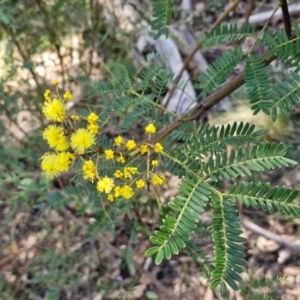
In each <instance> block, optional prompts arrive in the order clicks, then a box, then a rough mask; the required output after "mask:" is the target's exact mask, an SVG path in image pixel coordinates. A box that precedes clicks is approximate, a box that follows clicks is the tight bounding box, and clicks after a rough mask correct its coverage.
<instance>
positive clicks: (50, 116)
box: [43, 99, 66, 122]
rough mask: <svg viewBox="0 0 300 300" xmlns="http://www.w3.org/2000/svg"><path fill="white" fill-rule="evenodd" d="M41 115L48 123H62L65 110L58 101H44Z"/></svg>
mask: <svg viewBox="0 0 300 300" xmlns="http://www.w3.org/2000/svg"><path fill="white" fill-rule="evenodd" d="M43 113H44V115H45V117H46V119H47V120H49V121H57V122H63V121H64V120H65V118H66V109H65V107H64V105H63V104H62V103H61V102H60V101H59V100H58V99H53V100H52V101H51V100H49V101H46V102H45V103H44V106H43Z"/></svg>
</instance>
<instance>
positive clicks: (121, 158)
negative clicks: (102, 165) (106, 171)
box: [117, 155, 125, 164]
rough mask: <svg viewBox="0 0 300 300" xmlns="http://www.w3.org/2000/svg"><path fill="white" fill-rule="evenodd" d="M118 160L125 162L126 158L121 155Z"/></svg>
mask: <svg viewBox="0 0 300 300" xmlns="http://www.w3.org/2000/svg"><path fill="white" fill-rule="evenodd" d="M117 162H119V163H121V164H124V163H125V158H124V157H123V156H122V155H121V156H120V157H118V158H117Z"/></svg>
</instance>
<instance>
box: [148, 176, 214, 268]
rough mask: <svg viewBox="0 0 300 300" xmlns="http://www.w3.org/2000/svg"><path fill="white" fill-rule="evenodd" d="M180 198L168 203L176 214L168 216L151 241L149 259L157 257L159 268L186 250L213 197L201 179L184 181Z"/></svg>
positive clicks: (191, 178)
mask: <svg viewBox="0 0 300 300" xmlns="http://www.w3.org/2000/svg"><path fill="white" fill-rule="evenodd" d="M178 190H179V192H180V195H179V196H177V197H175V198H174V199H173V200H172V202H170V203H169V206H170V208H171V209H172V210H173V211H174V212H175V213H176V214H177V217H176V218H174V217H173V216H171V215H167V216H166V218H165V219H164V220H163V223H164V224H163V225H162V226H160V230H157V231H155V236H151V237H150V240H151V242H152V243H153V244H156V245H157V246H154V247H152V248H150V249H148V250H147V252H146V254H145V255H146V256H151V255H154V254H156V257H155V263H156V264H157V265H158V264H160V263H161V261H162V260H163V258H164V257H165V258H166V259H171V256H172V254H178V253H179V249H180V248H184V247H185V242H186V241H187V240H189V238H190V236H191V234H192V233H193V232H194V231H193V230H194V228H195V227H196V226H197V222H198V221H199V213H201V212H203V211H204V207H205V206H206V203H207V201H208V197H209V196H210V194H211V191H210V185H208V184H207V183H205V182H203V180H201V179H199V178H193V177H190V178H189V177H185V178H184V179H183V181H182V182H181V183H180V186H179V188H178Z"/></svg>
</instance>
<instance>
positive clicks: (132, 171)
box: [124, 167, 137, 175]
mask: <svg viewBox="0 0 300 300" xmlns="http://www.w3.org/2000/svg"><path fill="white" fill-rule="evenodd" d="M124 170H125V171H128V172H129V173H131V174H133V175H134V174H135V173H136V172H137V168H136V167H126V168H124Z"/></svg>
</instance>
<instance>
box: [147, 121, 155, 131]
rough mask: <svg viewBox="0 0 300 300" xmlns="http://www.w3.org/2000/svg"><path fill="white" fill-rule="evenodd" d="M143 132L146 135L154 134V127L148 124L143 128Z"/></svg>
mask: <svg viewBox="0 0 300 300" xmlns="http://www.w3.org/2000/svg"><path fill="white" fill-rule="evenodd" d="M145 131H146V132H147V133H155V132H156V127H155V126H154V124H153V123H150V124H149V125H147V126H146V127H145Z"/></svg>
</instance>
